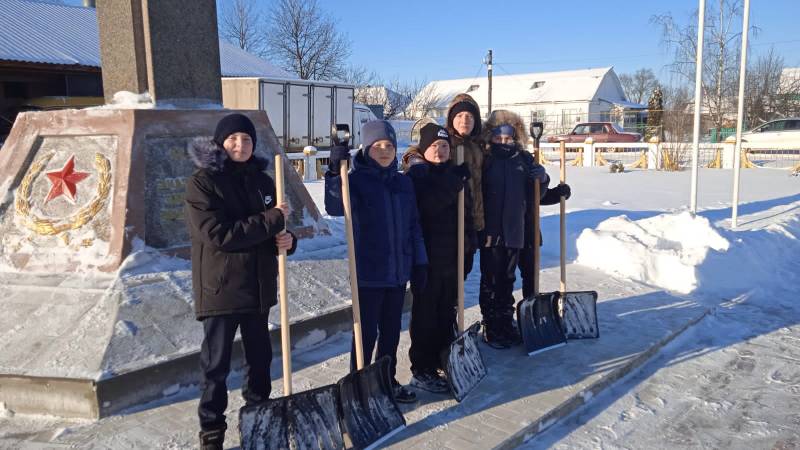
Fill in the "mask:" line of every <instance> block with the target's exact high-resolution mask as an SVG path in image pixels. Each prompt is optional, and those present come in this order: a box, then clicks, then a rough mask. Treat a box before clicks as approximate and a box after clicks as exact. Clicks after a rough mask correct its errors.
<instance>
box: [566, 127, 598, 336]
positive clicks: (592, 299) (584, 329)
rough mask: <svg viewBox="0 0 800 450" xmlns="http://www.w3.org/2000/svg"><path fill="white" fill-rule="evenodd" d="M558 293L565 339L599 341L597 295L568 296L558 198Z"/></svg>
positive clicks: (572, 294) (594, 292)
mask: <svg viewBox="0 0 800 450" xmlns="http://www.w3.org/2000/svg"><path fill="white" fill-rule="evenodd" d="M560 152H561V183H560V184H561V185H563V184H564V183H566V180H567V165H566V161H567V157H566V154H567V148H566V144H565V143H564V141H561V148H560ZM560 234H561V286H560V287H561V289H560V302H559V303H560V304H559V306H560V308H559V316H560V317H561V325H562V327H563V329H564V334H566V336H567V339H587V338H589V339H591V338H598V337H600V328H599V326H598V324H597V292H596V291H583V292H567V262H566V258H567V208H566V198H564V197H563V196H562V197H561V233H560Z"/></svg>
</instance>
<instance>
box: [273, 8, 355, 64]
mask: <svg viewBox="0 0 800 450" xmlns="http://www.w3.org/2000/svg"><path fill="white" fill-rule="evenodd" d="M267 54H268V55H269V56H270V57H272V59H273V60H274V61H275V62H276V63H277V64H278V65H280V66H282V67H283V68H284V69H286V70H288V71H290V72H293V73H295V74H297V76H299V77H300V78H302V79H304V80H330V79H341V78H343V77H344V76H345V75H346V67H347V66H346V64H345V63H346V61H347V58H348V57H349V56H350V41H349V40H348V39H347V36H346V35H344V34H342V33H340V32H339V31H338V30H337V28H336V22H335V21H334V20H333V19H332V18H331V15H330V14H328V13H326V12H324V11H323V10H322V9H320V8H319V6H318V4H317V1H316V0H277V2H276V3H275V4H274V5H273V8H272V9H271V10H270V12H269V28H268V32H267Z"/></svg>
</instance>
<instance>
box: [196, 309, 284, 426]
mask: <svg viewBox="0 0 800 450" xmlns="http://www.w3.org/2000/svg"><path fill="white" fill-rule="evenodd" d="M267 324H268V322H267V316H266V315H262V314H230V315H224V316H211V317H207V318H205V319H203V332H204V333H205V335H204V337H203V345H202V347H201V349H200V370H201V374H202V377H201V382H200V390H201V394H200V406H199V407H198V408H197V413H198V415H199V416H200V429H202V430H203V431H210V430H217V429H220V428H225V427H226V425H225V408H227V407H228V386H227V384H226V379H227V378H228V373H229V372H230V368H231V352H232V350H233V338H234V336H235V335H236V328H237V327H239V329H240V331H241V334H242V349H243V350H244V384H243V385H242V397H244V400H245V402H246V404H248V405H251V404H254V403H259V402H261V401H264V400H267V399H268V398H269V393H270V390H271V389H272V386H271V384H270V374H269V365H270V363H271V362H272V345H271V343H270V339H269V330H268V328H267Z"/></svg>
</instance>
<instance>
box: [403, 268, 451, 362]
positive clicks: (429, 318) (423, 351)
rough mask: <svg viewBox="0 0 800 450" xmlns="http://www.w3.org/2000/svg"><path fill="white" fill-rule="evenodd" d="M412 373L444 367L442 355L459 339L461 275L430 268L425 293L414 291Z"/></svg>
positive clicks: (410, 353) (411, 333)
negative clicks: (457, 320) (458, 306)
mask: <svg viewBox="0 0 800 450" xmlns="http://www.w3.org/2000/svg"><path fill="white" fill-rule="evenodd" d="M412 293H413V294H414V303H413V304H412V306H411V326H410V328H409V332H410V335H411V348H410V349H409V351H408V357H409V358H410V359H411V372H412V373H414V374H417V373H423V372H428V371H435V370H436V369H440V368H442V367H441V366H442V364H441V361H440V360H439V355H440V354H441V352H442V350H444V349H446V348H447V347H448V346H449V345H450V343H451V342H452V341H453V339H454V338H455V326H456V307H457V305H456V303H457V302H458V273H457V272H456V271H453V270H452V268H451V270H447V271H442V270H441V269H439V268H433V269H428V283H427V284H426V285H425V289H422V292H418V291H417V290H412Z"/></svg>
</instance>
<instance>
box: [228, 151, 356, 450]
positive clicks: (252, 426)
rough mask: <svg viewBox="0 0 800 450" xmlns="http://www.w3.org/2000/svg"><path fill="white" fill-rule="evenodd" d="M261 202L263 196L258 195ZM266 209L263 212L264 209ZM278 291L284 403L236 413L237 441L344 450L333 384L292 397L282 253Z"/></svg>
mask: <svg viewBox="0 0 800 450" xmlns="http://www.w3.org/2000/svg"><path fill="white" fill-rule="evenodd" d="M275 190H276V197H277V203H278V204H279V205H280V204H281V203H283V201H284V189H283V161H282V158H281V156H280V155H275ZM261 198H262V199H263V198H264V197H263V195H261ZM265 207H266V206H265ZM278 289H279V295H280V308H281V355H282V359H283V395H284V397H281V398H276V399H270V400H266V401H264V402H262V403H260V404H257V405H251V406H244V407H242V408H241V409H240V410H239V435H240V437H241V442H242V448H243V449H253V450H255V449H292V450H295V449H297V450H300V449H303V450H305V449H308V450H337V449H344V448H345V445H344V439H343V437H342V431H341V428H340V426H339V422H340V417H339V407H338V406H339V405H338V397H339V392H338V386H337V385H335V384H331V385H328V386H323V387H320V388H316V389H312V390H310V391H306V392H300V393H297V394H292V355H291V350H292V346H291V342H290V335H289V310H288V299H287V295H286V251H285V250H281V252H280V254H279V255H278Z"/></svg>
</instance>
